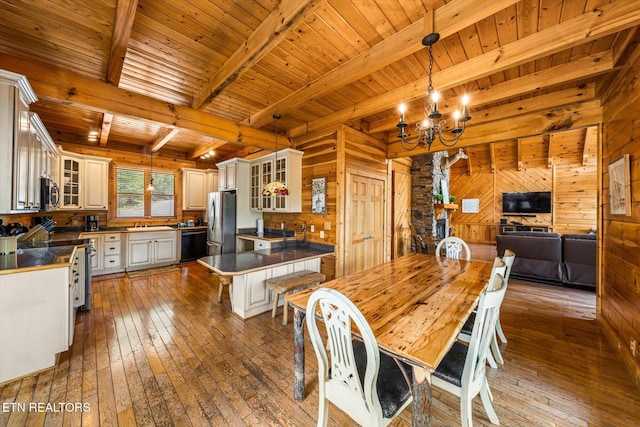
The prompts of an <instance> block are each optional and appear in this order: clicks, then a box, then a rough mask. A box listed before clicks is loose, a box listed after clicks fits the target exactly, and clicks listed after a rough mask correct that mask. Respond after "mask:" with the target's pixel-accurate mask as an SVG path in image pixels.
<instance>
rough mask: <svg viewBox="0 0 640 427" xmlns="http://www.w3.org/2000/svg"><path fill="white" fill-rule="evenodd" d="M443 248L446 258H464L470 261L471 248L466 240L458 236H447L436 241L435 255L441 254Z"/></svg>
mask: <svg viewBox="0 0 640 427" xmlns="http://www.w3.org/2000/svg"><path fill="white" fill-rule="evenodd" d="M443 249H444V256H445V257H447V258H457V259H466V260H467V261H471V249H469V245H468V244H467V242H465V241H464V240H462V239H461V238H459V237H455V236H449V237H445V238H444V239H442V240H440V241H439V242H438V246H436V256H437V257H439V256H442V255H443V254H442V250H443Z"/></svg>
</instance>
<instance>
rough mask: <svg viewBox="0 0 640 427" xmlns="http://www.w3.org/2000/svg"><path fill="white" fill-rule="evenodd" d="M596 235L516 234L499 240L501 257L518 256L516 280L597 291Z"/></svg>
mask: <svg viewBox="0 0 640 427" xmlns="http://www.w3.org/2000/svg"><path fill="white" fill-rule="evenodd" d="M596 243H597V242H596V235H595V234H566V235H564V236H563V235H561V234H559V233H544V232H537V231H515V232H507V233H503V234H499V235H498V236H496V244H497V252H498V255H499V256H502V255H503V254H504V251H505V249H511V250H512V251H513V252H515V254H516V259H515V262H514V263H513V267H512V269H511V275H512V276H513V277H519V278H522V279H528V280H533V281H539V282H543V283H552V284H560V285H567V286H576V287H582V288H594V289H595V286H596Z"/></svg>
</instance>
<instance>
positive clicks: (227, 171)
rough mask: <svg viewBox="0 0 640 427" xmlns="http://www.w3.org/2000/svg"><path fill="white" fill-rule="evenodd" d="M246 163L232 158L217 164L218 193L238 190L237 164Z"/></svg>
mask: <svg viewBox="0 0 640 427" xmlns="http://www.w3.org/2000/svg"><path fill="white" fill-rule="evenodd" d="M243 162H246V164H249V162H248V161H247V160H243V159H238V158H233V159H229V160H226V161H224V162H220V163H217V164H216V166H217V167H218V191H229V190H237V189H238V182H239V180H238V170H239V169H241V167H238V163H243Z"/></svg>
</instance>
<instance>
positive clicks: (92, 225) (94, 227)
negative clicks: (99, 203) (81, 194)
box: [84, 215, 100, 231]
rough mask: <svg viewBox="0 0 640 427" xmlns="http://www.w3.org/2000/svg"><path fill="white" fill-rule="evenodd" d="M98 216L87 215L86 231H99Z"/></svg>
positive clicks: (85, 219) (85, 221)
mask: <svg viewBox="0 0 640 427" xmlns="http://www.w3.org/2000/svg"><path fill="white" fill-rule="evenodd" d="M99 223H100V221H99V220H98V215H87V216H85V217H84V231H98V229H99V228H100V224H99Z"/></svg>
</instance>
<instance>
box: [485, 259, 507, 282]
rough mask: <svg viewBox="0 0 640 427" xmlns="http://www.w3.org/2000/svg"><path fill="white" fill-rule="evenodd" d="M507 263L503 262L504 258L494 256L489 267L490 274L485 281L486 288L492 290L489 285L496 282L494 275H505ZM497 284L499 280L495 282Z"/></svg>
mask: <svg viewBox="0 0 640 427" xmlns="http://www.w3.org/2000/svg"><path fill="white" fill-rule="evenodd" d="M507 268H508V267H507V263H506V262H504V259H502V258H500V257H495V258H494V260H493V268H492V269H491V276H489V282H488V283H487V289H489V290H492V289H491V287H492V286H494V285H495V284H496V281H495V277H496V275H498V274H499V275H501V276H502V277H506V274H507ZM497 283H498V284H499V282H497Z"/></svg>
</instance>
